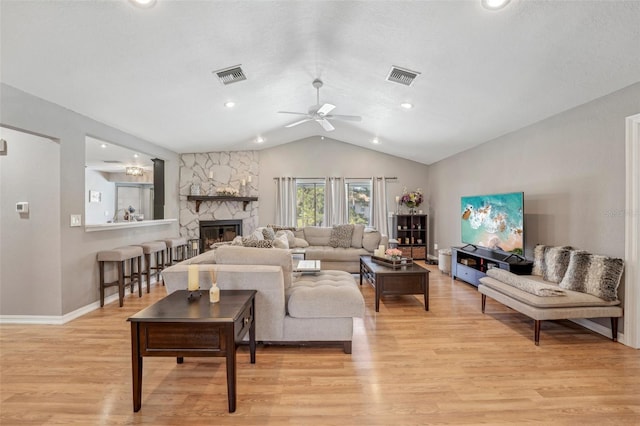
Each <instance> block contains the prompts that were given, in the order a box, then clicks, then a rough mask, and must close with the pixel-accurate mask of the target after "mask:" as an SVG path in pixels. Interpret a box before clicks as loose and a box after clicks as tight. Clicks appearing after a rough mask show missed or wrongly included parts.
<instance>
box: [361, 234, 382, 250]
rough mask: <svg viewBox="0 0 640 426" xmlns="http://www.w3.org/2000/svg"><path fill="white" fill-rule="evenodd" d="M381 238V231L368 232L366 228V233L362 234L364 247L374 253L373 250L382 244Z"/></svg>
mask: <svg viewBox="0 0 640 426" xmlns="http://www.w3.org/2000/svg"><path fill="white" fill-rule="evenodd" d="M381 238H382V236H381V235H380V233H379V232H367V230H366V229H365V231H364V235H363V236H362V248H363V249H365V250H366V251H368V252H371V253H373V251H374V250H375V249H377V248H378V245H380V240H381Z"/></svg>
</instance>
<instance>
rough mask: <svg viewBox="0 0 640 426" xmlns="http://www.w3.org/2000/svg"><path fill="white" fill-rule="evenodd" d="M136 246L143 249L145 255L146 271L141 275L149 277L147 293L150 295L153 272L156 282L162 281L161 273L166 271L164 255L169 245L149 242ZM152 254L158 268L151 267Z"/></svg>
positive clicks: (162, 242) (160, 242) (161, 242)
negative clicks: (153, 272)
mask: <svg viewBox="0 0 640 426" xmlns="http://www.w3.org/2000/svg"><path fill="white" fill-rule="evenodd" d="M136 245H137V246H140V247H142V252H143V253H144V270H143V271H142V272H141V274H142V275H146V276H147V293H149V292H150V291H151V271H155V274H156V282H158V281H160V272H161V271H162V270H163V269H164V253H165V251H166V250H167V245H166V244H165V243H164V241H149V242H146V243H142V244H136ZM152 254H154V255H155V258H156V259H155V261H156V266H151V255H152ZM163 284H164V283H163Z"/></svg>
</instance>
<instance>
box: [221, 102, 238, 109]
mask: <svg viewBox="0 0 640 426" xmlns="http://www.w3.org/2000/svg"><path fill="white" fill-rule="evenodd" d="M224 106H225V107H227V108H233V107H234V106H236V103H235V102H233V101H229V102H225V103H224Z"/></svg>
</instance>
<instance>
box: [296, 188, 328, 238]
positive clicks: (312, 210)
mask: <svg viewBox="0 0 640 426" xmlns="http://www.w3.org/2000/svg"><path fill="white" fill-rule="evenodd" d="M296 198H297V201H296V202H297V204H296V208H297V212H298V217H297V220H296V222H297V223H296V224H297V226H298V227H299V228H301V227H304V226H322V222H323V219H324V181H323V180H305V181H298V182H297V183H296Z"/></svg>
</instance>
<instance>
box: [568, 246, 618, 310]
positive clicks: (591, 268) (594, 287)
mask: <svg viewBox="0 0 640 426" xmlns="http://www.w3.org/2000/svg"><path fill="white" fill-rule="evenodd" d="M623 270H624V261H623V260H622V259H617V258H613V257H607V256H601V255H597V254H589V253H587V252H586V251H578V250H575V251H572V252H571V256H570V260H569V267H568V268H567V273H566V274H565V275H564V278H563V279H562V281H561V282H560V287H561V288H564V289H567V290H574V291H580V292H582V293H588V294H592V295H594V296H596V297H599V298H601V299H604V300H606V301H614V300H618V286H619V285H620V278H621V277H622V271H623Z"/></svg>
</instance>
